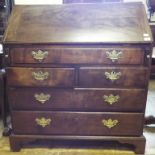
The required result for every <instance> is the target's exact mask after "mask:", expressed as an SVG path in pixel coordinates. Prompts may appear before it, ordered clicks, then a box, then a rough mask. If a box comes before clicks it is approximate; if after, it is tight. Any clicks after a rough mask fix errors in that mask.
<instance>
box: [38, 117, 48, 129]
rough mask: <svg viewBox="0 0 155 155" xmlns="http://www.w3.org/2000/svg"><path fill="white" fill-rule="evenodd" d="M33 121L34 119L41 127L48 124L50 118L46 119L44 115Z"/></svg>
mask: <svg viewBox="0 0 155 155" xmlns="http://www.w3.org/2000/svg"><path fill="white" fill-rule="evenodd" d="M35 121H36V123H37V125H39V126H41V127H43V128H44V127H46V126H47V125H50V123H51V119H50V118H48V119H46V118H44V117H42V118H36V119H35Z"/></svg>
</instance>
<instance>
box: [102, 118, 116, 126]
mask: <svg viewBox="0 0 155 155" xmlns="http://www.w3.org/2000/svg"><path fill="white" fill-rule="evenodd" d="M102 123H103V125H104V126H106V127H107V128H109V129H111V128H113V127H114V126H116V125H117V124H118V120H112V119H111V118H109V119H108V120H102Z"/></svg>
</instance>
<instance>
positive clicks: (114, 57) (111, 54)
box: [106, 50, 122, 62]
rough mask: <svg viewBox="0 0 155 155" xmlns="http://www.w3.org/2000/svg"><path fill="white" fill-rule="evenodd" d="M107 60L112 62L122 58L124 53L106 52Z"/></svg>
mask: <svg viewBox="0 0 155 155" xmlns="http://www.w3.org/2000/svg"><path fill="white" fill-rule="evenodd" d="M106 55H107V58H109V59H110V60H111V61H112V62H115V61H116V60H118V59H120V58H121V55H122V52H121V51H117V50H112V51H107V52H106Z"/></svg>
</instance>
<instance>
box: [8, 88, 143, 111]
mask: <svg viewBox="0 0 155 155" xmlns="http://www.w3.org/2000/svg"><path fill="white" fill-rule="evenodd" d="M145 102H146V93H145V90H143V89H82V88H81V89H74V90H72V89H71V90H70V89H59V90H53V89H47V88H46V89H45V88H39V89H37V88H24V89H22V88H10V89H9V103H10V104H11V107H12V108H13V109H14V110H66V111H73V110H74V111H75V110H76V111H77V110H78V111H132V112H134V111H135V112H137V111H139V112H142V111H143V109H144V107H145Z"/></svg>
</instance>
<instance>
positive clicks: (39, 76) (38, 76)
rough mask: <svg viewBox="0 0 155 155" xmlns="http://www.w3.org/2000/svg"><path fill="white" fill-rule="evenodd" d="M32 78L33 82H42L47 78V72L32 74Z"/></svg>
mask: <svg viewBox="0 0 155 155" xmlns="http://www.w3.org/2000/svg"><path fill="white" fill-rule="evenodd" d="M32 76H33V77H34V79H35V80H38V81H44V80H46V79H47V78H48V76H49V73H48V72H42V71H38V72H32Z"/></svg>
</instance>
